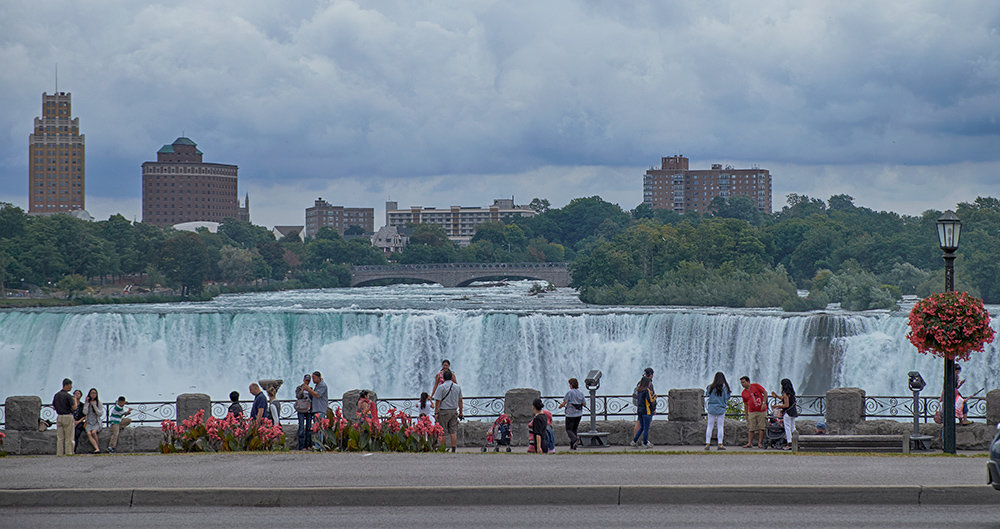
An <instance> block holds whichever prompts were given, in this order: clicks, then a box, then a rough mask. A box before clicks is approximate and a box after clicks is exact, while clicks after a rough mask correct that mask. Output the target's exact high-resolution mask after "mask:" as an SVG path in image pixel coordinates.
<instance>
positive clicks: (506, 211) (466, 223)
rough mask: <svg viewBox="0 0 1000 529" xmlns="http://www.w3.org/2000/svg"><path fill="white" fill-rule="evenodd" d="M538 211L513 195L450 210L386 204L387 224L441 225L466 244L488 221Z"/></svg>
mask: <svg viewBox="0 0 1000 529" xmlns="http://www.w3.org/2000/svg"><path fill="white" fill-rule="evenodd" d="M535 214H536V212H535V210H533V209H531V208H529V207H528V206H519V205H516V204H514V199H513V198H500V199H497V200H494V201H493V205H492V206H489V207H485V208H483V207H466V206H451V207H450V208H448V209H437V208H425V207H423V206H410V208H409V209H400V207H399V203H398V202H386V203H385V224H386V226H397V227H398V226H406V225H407V224H438V225H440V226H442V227H443V228H444V231H445V233H447V234H448V238H449V239H451V240H452V241H455V242H457V243H458V244H460V245H462V246H466V245H468V244H469V242H470V241H471V240H472V236H473V235H475V234H476V227H477V226H479V225H480V224H483V223H486V222H503V221H508V220H511V219H515V218H518V217H532V216H534V215H535Z"/></svg>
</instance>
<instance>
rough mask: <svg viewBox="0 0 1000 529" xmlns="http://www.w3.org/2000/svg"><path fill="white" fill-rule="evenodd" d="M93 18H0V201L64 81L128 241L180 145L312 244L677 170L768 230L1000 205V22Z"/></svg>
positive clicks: (667, 16) (16, 180)
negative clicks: (334, 227) (823, 216)
mask: <svg viewBox="0 0 1000 529" xmlns="http://www.w3.org/2000/svg"><path fill="white" fill-rule="evenodd" d="M102 6H103V4H102V3H100V2H98V4H96V5H94V6H87V7H86V8H85V7H83V6H81V5H79V4H78V3H75V2H70V1H68V0H54V1H52V2H44V3H18V2H7V3H5V6H4V17H3V18H2V19H0V34H2V35H4V37H3V38H2V39H0V58H2V60H3V63H4V66H5V67H4V69H3V71H0V110H2V112H0V201H4V202H11V203H14V204H16V205H18V206H20V207H22V208H24V209H28V193H29V186H28V168H29V163H28V135H29V134H30V133H31V132H32V120H33V119H34V117H36V116H38V115H39V106H38V102H39V96H40V94H42V93H43V92H49V93H52V92H53V91H54V89H55V88H56V87H55V79H54V68H55V65H56V64H58V68H59V86H58V90H59V91H64V92H71V93H72V94H73V117H74V118H76V117H79V118H80V121H81V123H83V124H84V125H85V129H86V135H87V149H86V209H87V210H88V211H89V212H90V213H91V214H92V215H93V216H94V217H96V218H97V219H106V218H107V217H108V216H109V215H111V214H114V213H122V214H123V215H125V216H126V217H128V218H130V219H132V218H134V219H136V220H141V218H142V208H141V185H142V175H141V168H140V167H141V164H142V162H143V161H147V160H148V157H149V153H150V152H151V151H152V150H155V149H156V148H157V147H158V146H160V145H162V144H163V143H164V142H166V141H170V140H171V139H173V138H176V137H179V136H187V137H191V138H197V141H198V143H200V144H204V145H211V146H212V147H211V153H212V159H214V160H224V161H225V162H226V163H231V164H235V165H238V166H239V168H240V175H239V176H240V195H241V196H242V195H243V194H244V193H249V195H250V196H251V198H252V201H253V203H254V209H253V212H252V220H253V222H254V223H257V224H262V225H267V226H273V225H300V224H304V220H305V219H304V210H305V208H307V207H309V206H310V204H312V203H313V201H314V200H315V198H316V197H317V196H322V197H324V198H325V199H327V200H329V201H330V203H332V204H345V203H349V204H351V205H353V206H358V207H373V208H375V217H376V218H378V219H381V218H383V217H384V209H383V208H384V204H385V202H386V201H387V200H389V201H398V203H399V205H400V206H401V207H409V206H415V205H422V206H434V207H447V206H450V205H455V204H460V205H468V206H479V205H483V204H489V203H490V202H491V201H492V200H493V199H494V198H496V197H500V196H503V197H508V196H511V195H514V196H515V197H516V200H517V202H518V203H527V202H529V201H530V200H531V199H532V198H534V197H539V198H546V199H548V200H549V201H550V202H551V203H552V205H553V206H554V207H561V206H563V205H565V204H566V203H567V202H568V201H569V200H570V199H572V198H576V197H582V196H592V195H600V196H602V197H603V198H604V199H606V200H609V201H611V202H615V203H618V204H620V205H621V206H622V207H623V208H625V209H631V208H634V207H635V206H636V205H638V204H640V203H642V201H643V189H642V182H643V174H644V172H645V171H646V170H647V169H649V168H650V167H652V166H656V165H658V164H659V162H660V157H661V156H666V155H671V154H684V155H686V156H687V157H688V158H689V159H690V160H691V165H692V167H707V166H709V164H712V163H721V164H724V165H733V166H734V167H753V166H754V165H755V164H756V166H759V167H766V168H767V169H768V170H770V173H771V175H772V181H773V187H772V192H773V209H774V210H776V211H777V210H780V209H781V207H782V206H783V205H784V203H785V195H787V194H789V193H799V194H807V195H810V196H813V197H816V198H821V199H826V198H828V197H829V196H831V195H835V194H841V193H846V194H849V195H852V196H854V197H855V198H856V203H857V204H859V205H862V206H866V207H870V208H873V209H879V210H882V209H886V210H892V211H896V212H900V213H904V214H911V215H916V214H919V213H920V212H921V211H923V210H925V209H931V208H933V209H942V210H943V209H946V208H950V207H954V205H955V204H956V203H957V202H960V201H972V200H974V199H975V197H976V196H978V195H990V196H1000V178H998V175H1000V148H998V147H1000V31H997V28H998V27H1000V4H992V3H959V4H941V3H937V2H931V1H897V0H887V1H886V2H879V3H876V4H859V3H849V2H838V3H832V2H831V3H808V4H802V3H800V2H794V1H791V0H789V1H783V2H776V3H771V4H766V5H764V6H761V5H758V4H747V3H744V2H737V1H731V2H717V3H712V4H709V5H706V4H705V3H704V2H693V1H691V2H671V3H668V4H662V3H658V2H636V3H630V4H629V5H626V6H623V5H619V4H591V3H576V2H551V3H550V2H546V3H537V4H531V5H514V4H475V5H461V6H459V8H456V7H455V4H451V3H437V2H428V3H422V4H420V5H415V4H410V3H406V2H387V3H384V4H378V5H376V6H372V5H368V4H361V3H357V2H349V1H339V0H338V1H333V0H331V1H325V0H295V1H292V2H288V3H286V4H283V5H282V8H281V9H280V10H275V9H273V8H271V7H270V5H269V4H266V3H263V2H259V1H254V0H251V1H248V2H241V3H237V4H222V3H208V4H205V3H201V2H194V1H190V0H178V1H177V2H174V3H171V4H155V3H152V4H150V3H140V4H130V3H126V4H115V5H113V6H111V5H108V6H103V7H102ZM105 7H106V8H105ZM554 20H559V21H560V23H559V24H553V23H552V21H554ZM379 224H380V223H379ZM376 227H378V226H376Z"/></svg>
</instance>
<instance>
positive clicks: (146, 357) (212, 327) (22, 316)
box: [0, 282, 1000, 401]
mask: <svg viewBox="0 0 1000 529" xmlns="http://www.w3.org/2000/svg"><path fill="white" fill-rule="evenodd" d="M529 285H530V283H526V282H520V283H512V284H510V285H508V286H500V287H484V288H464V289H446V288H442V287H438V286H427V285H419V286H418V285H405V286H404V285H398V286H391V287H371V288H362V289H334V290H312V291H296V292H283V293H267V294H246V295H232V296H222V297H220V298H218V299H216V300H214V301H212V302H208V303H192V304H163V305H128V306H92V307H72V308H61V309H38V310H6V311H0V365H2V366H4V369H3V370H2V371H0V399H2V398H6V397H7V396H10V395H40V396H41V397H42V399H43V401H48V400H49V399H50V398H51V395H52V394H53V393H55V392H56V391H57V390H58V387H59V383H60V381H61V380H62V378H63V377H70V378H72V379H73V380H74V383H75V385H76V387H77V388H82V389H84V390H86V389H87V388H90V387H96V388H98V389H99V390H100V392H101V396H102V398H103V400H105V401H110V400H111V399H113V398H114V397H116V396H118V395H119V394H124V395H126V396H128V398H129V400H131V401H148V400H173V399H174V398H175V397H176V396H177V395H178V394H180V393H188V392H204V393H208V394H209V395H211V396H212V398H213V399H225V398H227V397H226V396H227V395H228V393H229V391H231V390H233V389H236V390H238V391H240V393H241V394H242V395H244V396H247V395H248V393H247V385H248V384H249V383H250V382H251V381H253V380H257V379H260V378H283V379H285V380H286V386H285V387H284V388H283V389H282V394H281V397H282V398H290V397H291V390H290V389H289V386H290V385H292V384H294V383H295V382H296V381H298V380H299V379H300V378H301V376H302V374H303V373H306V372H311V371H313V370H316V369H318V370H320V371H322V372H323V374H324V377H325V378H326V379H327V382H328V383H329V385H330V393H331V396H335V395H339V394H341V393H342V392H343V391H346V390H349V389H353V388H361V387H365V388H373V389H375V390H376V391H377V392H378V393H379V395H380V396H383V397H415V396H417V395H419V393H420V391H429V390H430V387H431V385H432V383H433V376H434V374H435V373H436V372H437V369H438V367H439V364H440V361H441V360H442V359H445V358H447V359H449V360H451V362H452V367H453V369H454V371H455V373H456V375H457V377H458V380H459V382H460V383H461V385H462V387H463V390H464V393H465V395H467V396H471V395H502V394H503V392H504V391H506V390H507V389H509V388H513V387H534V388H538V389H540V390H541V391H542V392H543V393H544V394H562V393H563V392H564V391H565V389H566V380H567V379H568V378H569V377H577V378H579V379H580V380H581V381H582V379H583V378H584V376H585V375H586V373H587V371H589V370H590V369H595V368H596V369H601V370H602V371H603V372H604V380H603V383H602V387H601V392H602V393H618V394H626V393H629V392H630V391H631V388H632V387H633V386H634V384H635V382H636V380H637V379H638V377H639V375H640V374H641V372H642V369H643V368H644V367H647V366H651V367H653V368H654V369H655V370H656V377H655V381H656V387H657V389H659V390H660V391H661V392H663V391H665V390H666V389H668V388H673V387H702V386H705V385H706V384H708V382H709V381H710V379H711V377H712V375H713V374H714V373H715V371H717V370H721V371H723V372H724V373H725V374H726V376H727V377H728V378H729V381H730V383H731V384H732V385H733V386H734V387H735V385H736V381H737V378H738V377H739V376H740V375H744V374H746V375H749V376H750V377H751V378H752V379H754V380H756V381H760V382H762V383H763V384H764V385H765V386H766V387H767V388H768V389H775V388H777V382H778V380H780V379H781V378H783V377H788V378H789V379H791V380H792V381H793V382H794V383H795V384H796V387H797V388H798V390H799V393H801V394H817V393H823V392H825V391H826V389H828V388H830V387H837V386H858V387H861V388H864V389H865V390H866V391H867V392H868V394H870V395H886V394H905V393H907V390H906V372H907V371H910V370H918V371H920V372H921V373H922V374H923V375H924V378H925V379H927V380H928V381H929V384H930V386H929V387H928V391H931V392H939V391H940V379H941V377H942V366H941V361H940V360H939V359H937V358H935V357H930V356H925V355H920V354H917V353H916V350H915V349H914V348H913V346H912V345H910V344H909V342H908V341H907V340H906V332H907V330H908V329H907V326H906V317H905V316H906V313H905V311H902V312H895V313H889V312H885V311H875V312H866V313H848V312H839V311H832V312H825V313H809V314H785V313H783V312H781V311H780V310H739V309H723V308H713V309H705V308H682V307H671V308H651V307H641V308H637V307H590V306H585V305H583V304H581V303H580V302H579V301H578V300H576V298H575V295H574V292H573V291H572V290H569V289H560V291H558V292H556V293H551V294H547V295H546V296H542V297H529V296H527V289H528V287H529ZM997 323H998V322H997V320H994V328H997ZM997 373H1000V355H998V354H997V349H996V348H995V347H994V346H992V345H991V346H987V349H986V352H985V353H979V354H976V355H975V356H974V358H973V360H971V361H970V362H968V363H965V364H964V370H963V374H964V375H965V376H966V378H967V379H968V382H967V383H966V384H967V385H966V386H965V387H964V389H965V390H966V393H968V394H971V393H972V392H973V391H974V390H975V389H978V388H981V387H987V388H988V389H991V388H997V387H1000V381H998V380H997Z"/></svg>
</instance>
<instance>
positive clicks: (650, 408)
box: [629, 377, 656, 448]
mask: <svg viewBox="0 0 1000 529" xmlns="http://www.w3.org/2000/svg"><path fill="white" fill-rule="evenodd" d="M636 393H637V399H638V403H639V405H638V406H637V410H638V412H637V414H636V418H637V419H638V421H639V431H638V432H636V434H635V436H634V437H633V438H632V442H631V443H629V445H630V446H636V445H637V444H638V442H639V437H640V436H641V437H642V445H641V446H643V447H645V448H652V447H653V445H652V443H650V442H649V428H650V426H651V425H652V423H653V414H654V413H656V394H655V393H653V381H652V380H651V379H650V378H649V377H642V378H641V379H640V380H639V385H638V386H637V387H636Z"/></svg>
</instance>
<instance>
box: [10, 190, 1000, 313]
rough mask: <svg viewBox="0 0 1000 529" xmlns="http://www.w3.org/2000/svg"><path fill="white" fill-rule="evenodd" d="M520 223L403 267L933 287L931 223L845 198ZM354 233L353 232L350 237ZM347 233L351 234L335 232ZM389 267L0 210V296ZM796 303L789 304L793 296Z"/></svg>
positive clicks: (816, 287) (778, 295)
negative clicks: (138, 281) (528, 267)
mask: <svg viewBox="0 0 1000 529" xmlns="http://www.w3.org/2000/svg"><path fill="white" fill-rule="evenodd" d="M530 207H532V208H533V209H535V211H536V212H537V215H535V216H532V217H522V218H516V219H512V220H509V221H505V222H488V223H484V224H481V225H480V226H478V227H477V229H476V231H475V235H474V236H473V237H472V241H471V243H470V244H469V245H468V246H465V247H460V246H459V245H457V244H455V243H454V242H452V241H451V240H449V239H448V237H447V234H446V233H445V231H444V229H443V228H442V227H441V226H438V225H432V224H417V225H411V226H410V228H411V233H410V244H409V245H408V246H407V247H406V248H405V249H403V251H402V252H400V253H398V254H396V255H394V256H392V258H393V260H394V261H396V262H399V263H404V264H414V263H448V262H525V261H539V262H545V261H548V262H571V263H572V264H571V270H572V274H573V286H574V287H576V288H578V289H579V291H580V297H581V299H582V300H583V301H585V302H588V303H599V304H645V305H666V304H679V305H721V306H732V307H773V306H783V307H785V308H786V309H787V310H809V309H814V308H822V307H825V306H826V305H827V303H830V302H839V303H841V305H842V306H843V307H844V308H848V309H851V310H864V309H870V308H891V307H893V306H894V305H895V304H896V302H897V301H898V300H899V299H900V296H902V295H904V294H915V295H926V294H929V293H930V292H933V291H939V290H941V288H942V287H943V284H944V279H943V264H942V261H941V251H940V249H939V248H938V247H937V242H936V241H937V236H936V227H935V221H936V220H937V218H938V217H939V216H940V214H941V212H939V211H934V210H929V211H926V212H924V213H923V214H922V215H920V216H907V215H900V214H897V213H893V212H888V211H874V210H871V209H868V208H865V207H861V206H857V205H855V204H854V199H853V198H852V197H850V196H848V195H835V196H832V197H830V198H829V199H828V200H826V201H824V200H820V199H816V198H812V197H808V196H805V195H796V194H792V195H789V196H788V197H787V204H786V205H785V206H784V207H783V208H782V209H781V210H780V211H777V212H775V213H773V214H765V213H762V212H760V211H759V210H757V209H756V207H754V204H753V203H752V202H751V201H750V200H749V199H746V198H743V197H733V198H729V199H726V198H723V197H717V198H716V199H715V200H714V201H713V202H712V204H711V213H709V214H706V215H700V214H697V213H693V212H688V213H684V214H679V213H676V212H674V211H671V210H654V209H652V208H651V207H649V206H648V205H646V204H643V205H640V206H638V207H636V208H635V209H633V210H631V211H625V210H623V209H622V208H621V207H619V206H618V205H616V204H612V203H609V202H607V201H604V200H603V199H601V198H600V197H597V196H594V197H584V198H577V199H574V200H572V201H570V203H569V204H567V205H566V206H564V207H562V208H552V207H550V204H549V203H548V201H547V200H543V199H535V200H533V201H532V202H531V206H530ZM956 212H957V214H958V216H959V218H961V219H962V221H963V231H962V238H961V245H960V247H959V251H958V260H957V261H956V267H957V269H956V287H957V288H959V289H961V290H966V291H969V292H971V293H972V294H973V295H976V296H979V297H982V298H983V299H984V300H985V301H986V302H987V303H1000V269H998V267H1000V264H998V263H997V256H998V255H1000V200H998V199H995V198H991V197H979V198H977V199H976V200H975V201H974V202H972V203H962V204H959V205H958V207H957V209H956ZM354 231H357V230H354ZM348 233H349V234H350V233H351V232H348ZM388 262H389V261H388V260H387V259H386V257H385V256H384V255H383V254H382V252H381V251H380V250H378V249H376V248H373V247H372V246H371V245H370V243H369V241H368V239H367V238H365V237H357V238H352V237H348V238H346V239H345V238H344V237H341V236H340V235H339V234H338V233H337V232H336V231H333V230H331V229H329V228H324V229H322V230H320V232H319V233H318V234H316V236H315V237H310V238H309V239H307V240H305V241H302V240H301V239H299V238H297V237H292V238H287V237H286V238H283V239H281V240H275V238H274V236H273V235H272V232H271V231H270V230H268V229H266V228H264V227H261V226H255V225H253V224H250V223H248V222H243V221H239V220H236V219H227V220H226V221H224V222H222V223H221V224H220V226H219V229H218V232H217V233H210V232H209V231H208V230H206V229H200V230H198V231H197V232H184V231H177V230H174V229H173V228H170V227H159V226H155V225H151V224H146V223H141V222H136V223H133V222H130V221H129V220H127V219H126V218H124V217H123V216H121V215H114V216H112V217H110V218H109V219H108V220H106V221H100V222H86V221H82V220H79V219H76V218H74V217H71V216H68V215H52V216H32V215H27V214H26V213H25V212H24V211H23V210H21V209H20V208H18V207H15V206H12V205H10V204H0V281H2V282H4V283H5V284H6V285H7V286H8V287H10V288H17V287H19V286H20V287H24V286H26V285H27V286H30V285H37V286H41V287H47V286H53V287H55V286H61V287H62V289H63V290H68V291H73V290H80V289H82V288H84V287H85V285H86V284H87V282H88V281H100V280H102V279H114V278H122V277H124V276H130V277H131V276H135V277H140V278H143V281H144V282H145V283H147V284H148V285H154V284H162V285H166V286H170V287H172V288H173V289H175V290H176V291H177V292H179V293H181V294H183V295H196V294H199V293H201V292H202V289H203V285H204V284H205V282H206V281H212V282H226V283H229V284H235V285H250V284H261V283H264V284H267V283H270V284H271V286H273V287H274V288H314V287H339V286H347V285H349V284H350V266H351V265H362V264H387V263H388ZM803 289H805V290H808V291H809V295H808V297H800V296H799V295H798V291H799V290H803Z"/></svg>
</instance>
